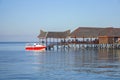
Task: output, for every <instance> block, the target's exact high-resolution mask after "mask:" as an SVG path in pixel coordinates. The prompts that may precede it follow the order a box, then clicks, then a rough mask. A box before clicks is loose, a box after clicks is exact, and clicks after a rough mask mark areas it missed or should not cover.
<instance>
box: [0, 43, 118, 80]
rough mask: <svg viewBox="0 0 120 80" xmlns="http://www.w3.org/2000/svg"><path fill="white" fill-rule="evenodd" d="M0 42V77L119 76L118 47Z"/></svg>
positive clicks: (95, 79) (78, 79) (63, 79)
mask: <svg viewBox="0 0 120 80" xmlns="http://www.w3.org/2000/svg"><path fill="white" fill-rule="evenodd" d="M25 44H26V43H16V42H14V43H10V42H7V43H5V42H4V43H0V80H120V50H112V49H111V50H107V49H101V50H98V49H69V50H68V49H66V50H58V51H57V50H54V51H53V50H51V51H45V52H33V51H25V49H24V46H25Z"/></svg>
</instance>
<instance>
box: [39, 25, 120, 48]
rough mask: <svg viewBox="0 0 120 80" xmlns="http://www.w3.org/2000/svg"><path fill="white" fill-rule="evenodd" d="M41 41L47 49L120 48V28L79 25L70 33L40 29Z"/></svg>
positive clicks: (68, 31)
mask: <svg viewBox="0 0 120 80" xmlns="http://www.w3.org/2000/svg"><path fill="white" fill-rule="evenodd" d="M38 38H39V41H40V42H42V43H44V44H45V45H46V46H47V50H52V49H53V50H54V49H55V48H56V49H57V50H58V49H65V48H67V49H71V48H78V49H83V48H84V49H88V48H96V49H102V48H106V49H110V48H112V49H120V28H112V27H109V28H90V27H79V28H77V29H76V30H74V31H73V32H71V33H70V30H67V31H64V32H45V31H43V30H40V34H39V36H38Z"/></svg>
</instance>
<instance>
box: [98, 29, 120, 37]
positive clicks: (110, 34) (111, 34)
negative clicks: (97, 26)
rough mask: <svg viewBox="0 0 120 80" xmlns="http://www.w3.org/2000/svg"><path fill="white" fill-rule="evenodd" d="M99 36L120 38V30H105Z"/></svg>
mask: <svg viewBox="0 0 120 80" xmlns="http://www.w3.org/2000/svg"><path fill="white" fill-rule="evenodd" d="M99 36H108V37H120V28H112V27H110V28H105V29H104V30H102V31H101V32H99Z"/></svg>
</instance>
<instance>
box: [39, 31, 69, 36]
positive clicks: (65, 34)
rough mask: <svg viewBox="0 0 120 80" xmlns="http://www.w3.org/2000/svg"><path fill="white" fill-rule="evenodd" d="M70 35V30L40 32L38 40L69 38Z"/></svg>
mask: <svg viewBox="0 0 120 80" xmlns="http://www.w3.org/2000/svg"><path fill="white" fill-rule="evenodd" d="M69 34H70V30H67V31H64V32H45V31H43V30H40V34H39V35H38V38H67V37H68V36H69Z"/></svg>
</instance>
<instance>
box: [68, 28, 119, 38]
mask: <svg viewBox="0 0 120 80" xmlns="http://www.w3.org/2000/svg"><path fill="white" fill-rule="evenodd" d="M70 36H71V37H72V38H74V37H76V38H83V37H84V38H90V37H94V38H96V37H99V36H109V37H120V28H111V27H110V28H93V27H79V28H77V29H76V30H74V31H73V32H72V33H71V34H70Z"/></svg>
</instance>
